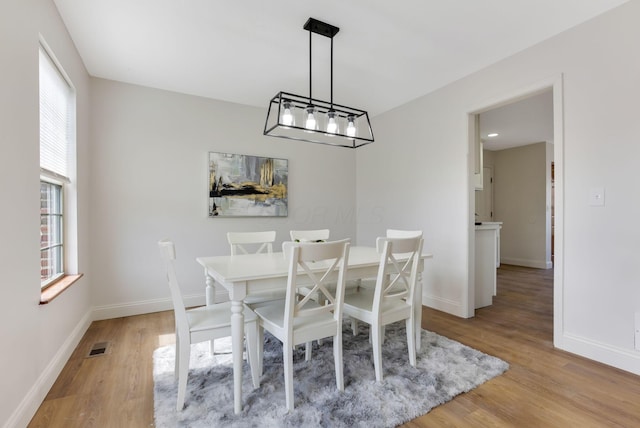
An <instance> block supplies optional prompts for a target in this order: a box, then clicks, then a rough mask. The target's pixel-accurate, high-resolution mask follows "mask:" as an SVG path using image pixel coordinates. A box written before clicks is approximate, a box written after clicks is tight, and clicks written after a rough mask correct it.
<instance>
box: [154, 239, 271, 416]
mask: <svg viewBox="0 0 640 428" xmlns="http://www.w3.org/2000/svg"><path fill="white" fill-rule="evenodd" d="M158 246H159V247H160V251H161V254H162V258H163V260H164V262H165V265H166V271H167V272H166V274H167V280H168V282H169V289H170V291H171V300H172V302H173V312H174V316H175V322H176V358H175V367H174V375H177V378H178V397H177V403H176V408H177V410H178V411H180V410H182V409H183V407H184V402H185V395H186V391H187V378H188V375H189V358H190V355H191V345H192V344H194V343H199V342H209V341H213V340H214V339H219V338H221V337H227V336H231V324H230V320H231V302H226V303H217V304H213V305H208V306H201V307H197V308H193V309H186V308H185V306H184V301H183V299H182V293H181V292H180V286H179V285H178V279H177V277H176V272H175V267H174V263H175V260H176V249H175V245H174V243H173V242H172V241H170V240H168V239H163V240H161V241H159V242H158ZM244 322H245V334H246V336H247V340H246V344H247V356H248V360H249V364H250V366H251V375H252V378H253V385H254V386H255V387H258V386H259V379H258V377H259V372H258V361H257V342H256V341H257V337H258V323H257V317H256V314H255V313H254V312H253V311H252V310H251V309H249V308H245V309H244Z"/></svg>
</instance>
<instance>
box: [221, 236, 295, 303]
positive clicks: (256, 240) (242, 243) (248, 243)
mask: <svg viewBox="0 0 640 428" xmlns="http://www.w3.org/2000/svg"><path fill="white" fill-rule="evenodd" d="M275 240H276V232H275V230H270V231H265V232H227V241H228V242H229V246H230V247H231V255H232V256H234V255H237V254H260V253H269V254H271V253H273V242H274V241H275ZM284 295H285V293H284V290H283V291H282V292H279V291H273V292H267V293H259V294H256V293H253V294H251V295H250V296H247V297H245V299H244V303H245V304H247V305H249V306H250V307H251V308H255V306H256V305H260V304H262V303H264V302H270V301H272V300H276V299H284Z"/></svg>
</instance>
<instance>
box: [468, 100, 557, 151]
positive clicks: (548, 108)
mask: <svg viewBox="0 0 640 428" xmlns="http://www.w3.org/2000/svg"><path fill="white" fill-rule="evenodd" d="M493 133H496V134H498V135H497V136H495V137H489V134H493ZM480 139H481V140H482V142H483V143H484V148H485V149H487V150H504V149H510V148H512V147H517V146H524V145H527V144H533V143H541V142H547V143H553V91H552V90H551V89H549V90H547V91H544V92H542V93H541V94H537V95H533V96H530V97H528V98H525V99H523V100H521V101H517V102H514V103H511V104H507V105H504V106H501V107H498V108H494V109H492V110H489V111H486V112H484V113H481V114H480Z"/></svg>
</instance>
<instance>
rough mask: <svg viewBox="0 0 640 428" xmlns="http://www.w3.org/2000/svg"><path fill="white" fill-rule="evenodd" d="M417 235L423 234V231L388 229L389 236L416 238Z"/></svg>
mask: <svg viewBox="0 0 640 428" xmlns="http://www.w3.org/2000/svg"><path fill="white" fill-rule="evenodd" d="M416 236H422V231H421V230H399V229H387V238H414V237H416Z"/></svg>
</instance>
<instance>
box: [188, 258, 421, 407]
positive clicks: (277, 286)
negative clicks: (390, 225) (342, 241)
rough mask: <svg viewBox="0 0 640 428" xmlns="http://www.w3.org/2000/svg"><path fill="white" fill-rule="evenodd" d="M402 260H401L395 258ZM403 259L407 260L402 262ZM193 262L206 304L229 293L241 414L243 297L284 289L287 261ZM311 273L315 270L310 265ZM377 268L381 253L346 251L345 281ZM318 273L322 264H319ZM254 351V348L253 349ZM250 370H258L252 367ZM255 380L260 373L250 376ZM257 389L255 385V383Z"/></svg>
mask: <svg viewBox="0 0 640 428" xmlns="http://www.w3.org/2000/svg"><path fill="white" fill-rule="evenodd" d="M431 257H433V256H432V255H431V254H428V253H423V254H422V255H421V260H420V263H419V267H418V271H419V276H418V281H417V283H416V287H417V288H416V293H415V296H416V297H415V298H416V302H415V305H414V307H415V313H414V319H415V323H416V348H417V349H420V331H421V321H422V272H423V270H424V260H425V259H428V258H431ZM398 260H402V257H398ZM405 260H406V259H405ZM196 261H197V263H198V264H200V265H201V266H202V267H203V268H204V275H205V282H206V302H207V305H212V304H215V302H214V300H215V298H214V296H215V288H214V287H215V286H216V284H220V286H222V287H224V288H225V289H226V290H227V291H228V293H229V300H230V301H231V313H230V317H231V318H230V322H231V344H232V345H231V346H232V358H233V380H234V388H233V397H234V400H233V401H234V412H235V413H236V414H238V413H240V412H241V411H242V365H243V339H244V315H243V312H244V304H243V301H244V299H245V297H247V296H249V295H252V294H254V295H255V294H264V293H268V292H274V291H281V290H284V289H285V288H286V284H287V278H288V268H289V265H288V260H286V258H285V256H284V254H283V253H281V252H274V253H262V254H241V255H228V256H212V257H197V258H196ZM311 265H312V267H311V270H314V268H313V264H311ZM379 265H380V254H379V253H378V251H377V250H376V248H375V247H369V246H351V247H350V249H349V258H348V267H347V270H346V280H360V279H366V278H375V277H376V276H377V273H378V267H379ZM317 269H318V271H320V270H321V269H322V265H320V263H318V266H317ZM336 279H337V273H336ZM254 348H255V347H254ZM252 370H258V368H257V367H255V369H254V368H253V367H252ZM252 374H253V375H254V376H253V378H254V379H258V378H259V376H260V373H257V372H254V373H252ZM254 386H256V387H257V385H255V384H254Z"/></svg>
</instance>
